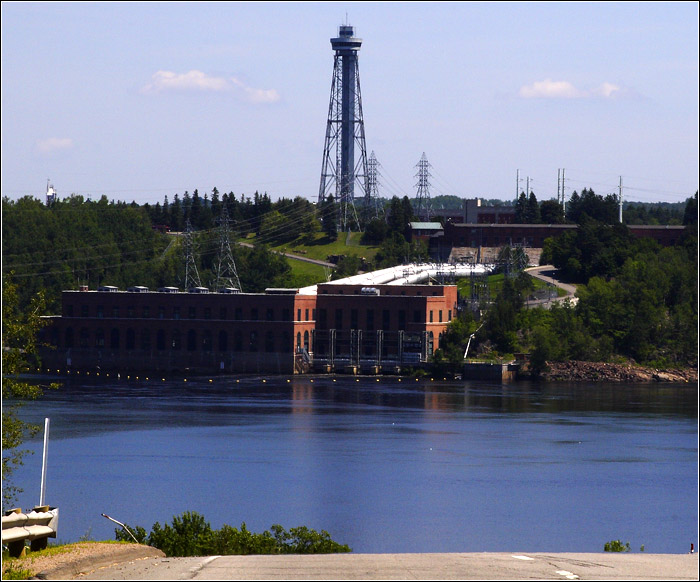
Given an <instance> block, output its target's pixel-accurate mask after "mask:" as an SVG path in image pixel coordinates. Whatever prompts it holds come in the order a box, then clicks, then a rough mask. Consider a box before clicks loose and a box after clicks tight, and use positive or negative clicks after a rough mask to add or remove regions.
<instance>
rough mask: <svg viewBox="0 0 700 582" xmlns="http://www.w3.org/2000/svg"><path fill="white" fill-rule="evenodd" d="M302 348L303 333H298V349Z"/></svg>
mask: <svg viewBox="0 0 700 582" xmlns="http://www.w3.org/2000/svg"><path fill="white" fill-rule="evenodd" d="M299 348H301V332H300V331H298V332H297V349H299Z"/></svg>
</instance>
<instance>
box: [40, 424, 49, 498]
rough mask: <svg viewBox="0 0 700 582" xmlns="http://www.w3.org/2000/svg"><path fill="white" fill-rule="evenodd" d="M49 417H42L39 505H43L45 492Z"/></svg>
mask: <svg viewBox="0 0 700 582" xmlns="http://www.w3.org/2000/svg"><path fill="white" fill-rule="evenodd" d="M49 422H50V421H49V419H48V418H45V419H44V454H43V458H42V461H41V493H40V494H39V506H40V507H41V506H43V505H44V495H45V493H46V461H47V459H48V455H49Z"/></svg>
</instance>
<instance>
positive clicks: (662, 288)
mask: <svg viewBox="0 0 700 582" xmlns="http://www.w3.org/2000/svg"><path fill="white" fill-rule="evenodd" d="M685 206H686V212H685V216H686V220H687V221H688V224H687V229H686V232H685V234H684V235H683V237H682V239H681V241H680V243H679V244H677V245H675V246H672V247H663V248H662V247H660V246H659V245H658V244H657V243H656V242H655V241H652V240H649V239H637V238H634V237H632V236H631V235H630V233H629V231H628V230H627V227H626V226H624V225H619V224H617V225H608V224H604V223H602V222H599V221H595V220H592V219H588V218H584V220H583V222H582V224H581V227H580V228H579V229H577V230H576V231H572V232H568V233H566V234H563V235H561V236H559V237H557V238H556V239H548V240H547V241H546V242H545V247H544V249H543V252H542V256H541V264H553V265H554V266H555V267H557V268H558V269H559V272H560V274H561V275H563V277H564V278H565V280H568V281H569V282H572V283H576V284H577V288H578V290H577V294H576V295H577V302H576V304H575V305H572V304H568V303H567V304H564V305H556V306H554V307H552V308H551V309H543V308H536V309H527V308H526V307H525V298H526V297H527V296H528V294H529V293H530V292H531V290H532V280H531V279H530V277H529V276H528V275H526V274H525V273H523V272H521V273H520V274H519V275H518V276H515V277H512V278H506V279H505V281H504V284H503V287H502V290H501V292H500V293H499V294H498V296H497V297H496V298H495V300H494V302H493V304H492V305H491V306H490V307H489V308H488V312H487V314H486V316H485V318H484V319H483V321H481V322H477V321H475V320H474V319H473V317H472V316H471V314H470V313H469V312H468V311H464V312H463V313H462V314H461V315H460V317H459V318H458V319H457V320H455V321H454V322H453V323H451V324H450V329H449V331H448V334H447V335H446V338H445V339H446V340H447V341H446V342H445V344H444V345H443V348H442V350H441V351H440V353H439V354H438V357H437V363H438V364H440V365H443V366H455V365H458V363H460V362H461V360H462V355H463V350H464V347H465V346H466V344H467V341H468V340H469V337H470V335H471V334H474V333H475V331H477V330H478V333H476V334H475V337H474V339H473V341H472V344H471V346H470V349H471V350H473V351H471V352H470V354H472V355H487V354H489V355H491V356H492V357H498V356H499V355H501V356H502V355H505V354H514V353H517V352H525V353H530V354H531V366H532V370H533V372H534V373H535V374H538V373H541V372H542V371H543V370H544V369H545V368H546V363H547V361H566V360H586V361H603V362H604V361H615V360H619V359H623V360H633V361H636V362H638V363H643V364H647V365H652V366H655V367H667V366H697V363H698V238H697V193H696V195H695V196H694V197H693V198H690V199H688V200H687V201H686V204H685Z"/></svg>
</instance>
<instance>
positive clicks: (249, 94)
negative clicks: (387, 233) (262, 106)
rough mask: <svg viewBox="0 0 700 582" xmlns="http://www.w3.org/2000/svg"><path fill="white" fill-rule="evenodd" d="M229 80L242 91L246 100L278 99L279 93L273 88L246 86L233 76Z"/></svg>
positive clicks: (272, 101)
mask: <svg viewBox="0 0 700 582" xmlns="http://www.w3.org/2000/svg"><path fill="white" fill-rule="evenodd" d="M231 82H232V83H233V84H234V85H235V86H236V87H238V88H239V89H241V90H242V91H243V94H244V95H245V97H246V100H247V101H250V102H251V103H274V102H275V101H279V100H280V96H279V93H277V91H275V90H274V89H254V88H253V87H248V86H247V85H245V84H244V83H242V82H241V81H239V80H238V79H236V78H235V77H231Z"/></svg>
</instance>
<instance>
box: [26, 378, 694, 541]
mask: <svg viewBox="0 0 700 582" xmlns="http://www.w3.org/2000/svg"><path fill="white" fill-rule="evenodd" d="M697 410H698V401H697V386H690V387H689V386H687V385H683V386H679V385H658V384H656V385H641V386H640V385H546V384H545V385H535V384H527V383H515V384H510V385H500V384H499V385H496V384H488V383H474V382H449V381H439V382H438V381H434V382H433V381H425V380H421V381H420V382H416V381H414V380H408V379H405V378H404V379H399V378H395V377H390V378H383V379H381V381H377V380H376V378H368V377H362V378H358V379H355V378H351V377H335V379H334V378H332V377H314V378H289V379H287V378H284V377H277V378H274V377H272V378H271V377H264V378H263V377H250V376H248V377H239V378H235V377H232V378H216V379H213V381H211V382H210V381H208V379H203V380H192V379H189V380H188V381H184V380H177V381H175V380H168V381H162V380H160V379H157V380H154V379H149V380H144V379H140V380H138V381H135V380H133V379H131V380H126V379H120V380H118V381H111V382H110V381H104V380H102V381H100V382H95V381H90V382H86V381H82V382H78V381H75V380H72V381H71V382H70V383H65V384H64V386H63V387H62V388H61V389H60V390H57V391H51V392H48V393H47V394H46V395H45V396H44V398H42V399H41V400H39V401H36V402H32V403H28V404H26V405H25V406H24V407H23V409H22V417H23V418H25V419H28V420H31V421H33V422H37V423H38V424H42V425H43V419H44V417H50V419H51V425H50V442H49V456H48V472H47V485H46V502H47V503H49V504H51V505H53V506H57V507H59V508H60V519H59V535H58V539H59V541H66V542H67V541H77V540H78V539H80V538H81V537H89V538H91V539H113V537H114V525H113V524H112V523H111V522H109V521H107V520H106V519H105V518H103V517H101V514H102V513H106V514H108V515H110V516H112V517H114V518H116V519H118V520H120V521H125V522H126V523H128V524H132V525H142V526H143V527H145V528H146V530H147V531H148V530H150V528H151V526H152V525H153V524H154V523H155V522H156V521H158V522H160V523H161V524H163V523H166V522H170V521H171V519H172V517H173V516H174V515H179V514H181V513H182V512H184V511H197V512H199V513H201V514H203V515H204V516H205V517H206V519H207V520H208V521H210V522H211V524H212V526H213V527H215V528H218V527H220V526H221V525H223V524H224V523H227V524H229V525H232V526H235V527H240V525H241V523H242V522H245V523H246V525H247V527H248V528H249V529H250V530H253V531H258V532H261V531H263V530H265V529H269V528H270V526H271V525H272V524H277V523H279V524H281V525H282V526H284V527H285V528H290V527H296V526H299V525H306V526H308V527H311V528H315V529H317V530H322V529H323V530H326V531H328V532H329V533H330V535H331V537H332V538H333V539H334V540H336V541H339V542H341V543H346V544H348V545H350V546H351V548H352V549H353V551H355V552H463V551H470V552H480V551H552V552H555V551H557V552H563V551H583V552H597V551H602V549H603V545H604V543H605V542H607V541H610V540H616V539H620V540H622V541H623V542H627V541H629V542H630V544H631V546H632V549H633V550H634V551H638V550H639V547H640V546H641V545H642V544H643V545H644V546H645V550H646V551H647V552H671V553H684V552H687V551H688V549H689V548H690V543H695V546H696V547H697V531H698V446H697V445H698V416H697ZM41 444H42V439H41V435H40V436H38V437H37V438H36V439H35V440H32V441H31V442H30V443H29V448H31V449H33V450H35V451H36V453H35V454H33V455H31V456H28V457H27V458H26V460H25V465H24V467H22V468H20V469H19V470H18V471H17V472H16V478H15V482H16V484H17V485H18V486H20V487H22V488H23V489H24V493H22V494H21V496H20V498H19V501H20V505H21V506H22V507H24V508H31V507H32V506H33V505H34V504H36V503H38V501H39V490H40V476H41Z"/></svg>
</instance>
